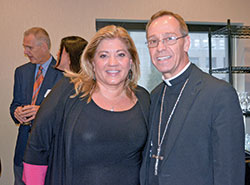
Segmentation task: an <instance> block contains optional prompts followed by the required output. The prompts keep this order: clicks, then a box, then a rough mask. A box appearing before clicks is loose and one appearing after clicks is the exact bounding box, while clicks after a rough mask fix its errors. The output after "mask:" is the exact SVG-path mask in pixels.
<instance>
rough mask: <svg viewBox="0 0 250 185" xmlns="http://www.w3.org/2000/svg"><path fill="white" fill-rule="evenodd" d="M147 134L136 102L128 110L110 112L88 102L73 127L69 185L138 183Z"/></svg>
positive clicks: (132, 184) (131, 184)
mask: <svg viewBox="0 0 250 185" xmlns="http://www.w3.org/2000/svg"><path fill="white" fill-rule="evenodd" d="M135 115H136V116H135ZM146 135H147V130H146V124H145V121H144V118H143V115H142V112H141V109H140V106H139V104H138V103H137V104H136V106H134V107H133V108H132V109H130V110H128V111H124V112H110V111H106V110H103V109H101V108H99V107H98V106H97V105H96V104H95V103H94V102H93V101H91V102H90V103H89V104H88V105H87V107H86V109H83V110H82V111H81V113H80V115H79V117H78V119H77V121H76V124H75V125H74V129H73V134H72V140H71V143H70V146H71V148H70V154H71V156H74V158H73V159H72V169H73V174H74V178H73V179H72V180H73V182H72V184H91V185H100V184H107V185H108V184H119V185H128V184H130V185H138V184H139V169H140V164H141V152H142V149H143V146H144V143H145V142H146ZM75 146H78V147H75Z"/></svg>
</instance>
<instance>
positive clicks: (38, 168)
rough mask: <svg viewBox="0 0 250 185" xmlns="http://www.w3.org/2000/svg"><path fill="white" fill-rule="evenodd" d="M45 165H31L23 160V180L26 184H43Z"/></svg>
mask: <svg viewBox="0 0 250 185" xmlns="http://www.w3.org/2000/svg"><path fill="white" fill-rule="evenodd" d="M47 168H48V166H47V165H33V164H28V163H25V162H23V182H25V184H26V185H44V181H45V176H46V172H47Z"/></svg>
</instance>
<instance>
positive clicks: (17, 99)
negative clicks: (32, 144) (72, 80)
mask: <svg viewBox="0 0 250 185" xmlns="http://www.w3.org/2000/svg"><path fill="white" fill-rule="evenodd" d="M55 64H56V61H55V59H54V58H53V59H52V61H51V63H50V65H49V67H48V69H47V72H46V75H45V77H44V80H43V83H42V86H41V88H40V91H39V94H38V97H37V101H36V105H40V104H41V103H42V101H43V99H44V96H45V94H46V92H47V91H48V90H50V89H52V87H53V86H54V85H55V83H56V82H57V81H58V80H59V79H61V78H62V76H63V73H62V72H61V71H59V70H57V69H55V68H54V66H55ZM35 70H36V64H32V63H30V62H29V63H26V64H24V65H22V66H19V67H17V68H16V70H15V81H14V91H13V100H12V103H11V105H10V114H11V117H12V119H13V120H14V122H15V123H17V124H18V123H19V122H18V120H16V118H15V117H14V112H15V109H16V108H17V107H18V106H21V105H28V104H31V99H32V93H33V84H34V78H35ZM29 131H30V126H28V125H20V127H19V132H18V137H17V142H16V149H15V157H14V163H15V165H21V163H22V160H23V155H24V150H25V147H26V144H27V140H28V135H29Z"/></svg>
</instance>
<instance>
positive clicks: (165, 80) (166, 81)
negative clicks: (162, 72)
mask: <svg viewBox="0 0 250 185" xmlns="http://www.w3.org/2000/svg"><path fill="white" fill-rule="evenodd" d="M190 65H191V62H188V64H187V65H186V66H185V67H184V68H183V69H182V70H181V71H180V72H179V73H178V74H176V75H175V76H173V77H171V78H169V79H165V78H164V76H162V80H163V81H164V82H165V83H166V84H167V85H168V86H172V84H171V82H170V81H171V80H173V79H175V78H177V77H178V76H180V75H181V74H182V73H184V72H185V71H186V70H187V68H188V67H189V66H190Z"/></svg>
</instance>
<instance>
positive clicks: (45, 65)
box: [35, 56, 52, 76]
mask: <svg viewBox="0 0 250 185" xmlns="http://www.w3.org/2000/svg"><path fill="white" fill-rule="evenodd" d="M51 61H52V56H50V58H49V60H47V61H46V62H45V63H44V64H42V65H41V66H42V67H43V76H45V75H46V72H47V70H48V68H49V65H50V63H51ZM39 67H40V64H37V65H36V73H35V76H36V74H37V72H38V69H39Z"/></svg>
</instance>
